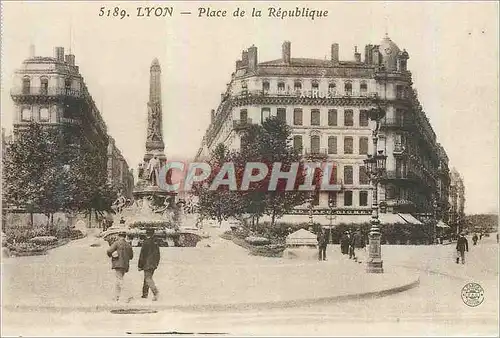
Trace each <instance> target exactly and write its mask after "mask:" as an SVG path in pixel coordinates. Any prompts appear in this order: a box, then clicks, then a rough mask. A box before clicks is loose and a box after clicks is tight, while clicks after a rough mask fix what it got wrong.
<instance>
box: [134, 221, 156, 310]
mask: <svg viewBox="0 0 500 338" xmlns="http://www.w3.org/2000/svg"><path fill="white" fill-rule="evenodd" d="M154 234H155V231H154V229H147V230H146V236H147V238H146V239H145V240H144V242H143V243H142V247H141V253H140V255H139V264H138V267H139V271H144V282H143V285H142V298H148V293H149V289H151V291H152V292H153V301H156V300H158V289H157V288H156V285H155V282H154V281H153V274H154V272H155V270H156V268H158V264H159V263H160V248H159V246H158V244H157V243H156V242H155V239H154Z"/></svg>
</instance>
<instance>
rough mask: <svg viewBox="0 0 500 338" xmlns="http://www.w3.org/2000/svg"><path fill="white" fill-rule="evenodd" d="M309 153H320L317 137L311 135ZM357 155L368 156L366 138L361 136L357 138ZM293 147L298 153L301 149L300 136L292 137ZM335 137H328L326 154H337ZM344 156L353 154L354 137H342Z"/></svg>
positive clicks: (301, 139) (301, 140) (318, 138)
mask: <svg viewBox="0 0 500 338" xmlns="http://www.w3.org/2000/svg"><path fill="white" fill-rule="evenodd" d="M310 141H311V149H310V151H311V153H312V154H319V153H320V152H321V143H320V137H319V135H311V139H310ZM358 145H359V147H358V150H359V151H358V153H359V155H367V154H368V137H365V136H361V137H359V138H358ZM293 147H294V149H296V150H297V151H299V152H302V149H303V138H302V135H295V136H294V137H293ZM337 148H338V147H337V136H328V154H337V153H338V150H337ZM344 154H348V155H351V154H354V137H352V136H344Z"/></svg>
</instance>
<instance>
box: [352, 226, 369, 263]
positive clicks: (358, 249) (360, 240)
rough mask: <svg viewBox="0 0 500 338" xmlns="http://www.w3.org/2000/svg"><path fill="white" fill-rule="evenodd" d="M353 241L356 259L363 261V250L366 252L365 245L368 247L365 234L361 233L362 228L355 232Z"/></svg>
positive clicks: (359, 261)
mask: <svg viewBox="0 0 500 338" xmlns="http://www.w3.org/2000/svg"><path fill="white" fill-rule="evenodd" d="M352 243H353V245H352V246H353V251H354V254H353V258H354V261H356V262H358V263H361V262H362V260H363V258H364V257H363V256H364V255H363V252H364V250H365V247H366V242H365V238H364V236H363V234H362V233H361V229H358V231H357V232H356V233H355V234H354V236H353V241H352ZM360 259H361V260H360Z"/></svg>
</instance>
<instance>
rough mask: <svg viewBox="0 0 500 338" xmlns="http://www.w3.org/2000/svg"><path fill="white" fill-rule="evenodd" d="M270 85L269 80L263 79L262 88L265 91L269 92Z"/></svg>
mask: <svg viewBox="0 0 500 338" xmlns="http://www.w3.org/2000/svg"><path fill="white" fill-rule="evenodd" d="M270 87H271V85H270V84H269V81H262V90H263V91H264V92H268V91H269V88H270Z"/></svg>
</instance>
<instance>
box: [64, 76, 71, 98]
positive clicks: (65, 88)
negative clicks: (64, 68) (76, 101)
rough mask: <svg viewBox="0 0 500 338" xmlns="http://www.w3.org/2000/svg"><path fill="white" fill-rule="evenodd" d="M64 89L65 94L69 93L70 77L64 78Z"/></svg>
mask: <svg viewBox="0 0 500 338" xmlns="http://www.w3.org/2000/svg"><path fill="white" fill-rule="evenodd" d="M64 90H65V92H66V95H69V94H70V93H71V79H65V80H64Z"/></svg>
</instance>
